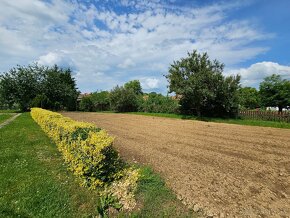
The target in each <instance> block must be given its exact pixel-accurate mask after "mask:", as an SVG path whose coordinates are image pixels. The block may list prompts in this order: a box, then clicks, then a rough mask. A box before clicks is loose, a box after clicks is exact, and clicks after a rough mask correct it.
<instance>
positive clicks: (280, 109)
mask: <svg viewBox="0 0 290 218" xmlns="http://www.w3.org/2000/svg"><path fill="white" fill-rule="evenodd" d="M278 108H279V114H281V113H282V109H283V107H282V106H278Z"/></svg>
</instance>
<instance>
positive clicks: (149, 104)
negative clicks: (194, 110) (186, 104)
mask: <svg viewBox="0 0 290 218" xmlns="http://www.w3.org/2000/svg"><path fill="white" fill-rule="evenodd" d="M138 110H139V111H142V112H149V113H178V110H179V104H178V101H177V100H174V99H172V98H171V97H168V96H163V95H162V94H157V93H155V92H151V93H149V94H147V95H144V97H143V98H142V100H141V101H139V108H138Z"/></svg>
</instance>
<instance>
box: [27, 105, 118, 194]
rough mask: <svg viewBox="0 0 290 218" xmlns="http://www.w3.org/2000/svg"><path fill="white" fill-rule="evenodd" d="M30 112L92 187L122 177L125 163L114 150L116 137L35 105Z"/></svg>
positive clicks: (65, 158)
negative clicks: (114, 138) (113, 145)
mask: <svg viewBox="0 0 290 218" xmlns="http://www.w3.org/2000/svg"><path fill="white" fill-rule="evenodd" d="M31 115H32V117H33V119H34V120H35V121H36V122H37V123H38V124H39V125H40V126H41V128H42V129H43V130H44V131H45V132H46V133H47V134H48V135H49V136H50V137H51V138H52V139H53V140H54V141H55V143H56V144H57V146H58V149H59V150H60V151H61V153H62V154H63V157H64V160H65V162H66V163H67V164H68V166H69V168H70V170H72V171H73V173H74V174H75V175H76V176H78V177H79V178H81V180H82V184H83V185H85V186H88V187H90V188H92V189H94V188H96V187H102V186H104V185H105V184H109V183H111V182H112V181H114V180H115V179H119V178H120V177H121V176H122V173H121V170H123V163H122V162H121V160H120V158H119V155H118V153H117V152H116V151H115V150H114V149H113V147H112V144H113V138H112V137H110V136H109V135H108V134H107V133H106V132H105V131H104V130H101V129H99V128H96V127H95V126H94V125H92V124H89V123H83V122H77V121H74V120H72V119H70V118H66V117H63V116H62V115H60V114H58V113H54V112H51V111H47V110H43V109H40V108H32V110H31Z"/></svg>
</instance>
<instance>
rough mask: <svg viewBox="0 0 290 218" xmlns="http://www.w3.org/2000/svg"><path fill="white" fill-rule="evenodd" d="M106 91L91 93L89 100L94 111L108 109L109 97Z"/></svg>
mask: <svg viewBox="0 0 290 218" xmlns="http://www.w3.org/2000/svg"><path fill="white" fill-rule="evenodd" d="M109 94H110V93H109V92H108V91H101V92H94V93H92V94H91V95H90V96H91V100H92V102H93V105H94V111H107V110H110V97H109Z"/></svg>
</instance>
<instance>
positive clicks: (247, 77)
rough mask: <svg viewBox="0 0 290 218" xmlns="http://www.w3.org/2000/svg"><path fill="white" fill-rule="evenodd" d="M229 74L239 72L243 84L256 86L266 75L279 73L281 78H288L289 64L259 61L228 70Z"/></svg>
mask: <svg viewBox="0 0 290 218" xmlns="http://www.w3.org/2000/svg"><path fill="white" fill-rule="evenodd" d="M228 73H229V74H240V75H241V77H242V84H243V85H244V86H253V87H258V86H259V83H260V82H261V81H262V80H263V79H264V78H265V77H267V76H271V75H272V74H279V75H281V76H282V78H283V79H290V66H284V65H280V64H278V63H274V62H259V63H255V64H252V65H251V66H250V67H248V68H241V69H237V70H229V72H228Z"/></svg>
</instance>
